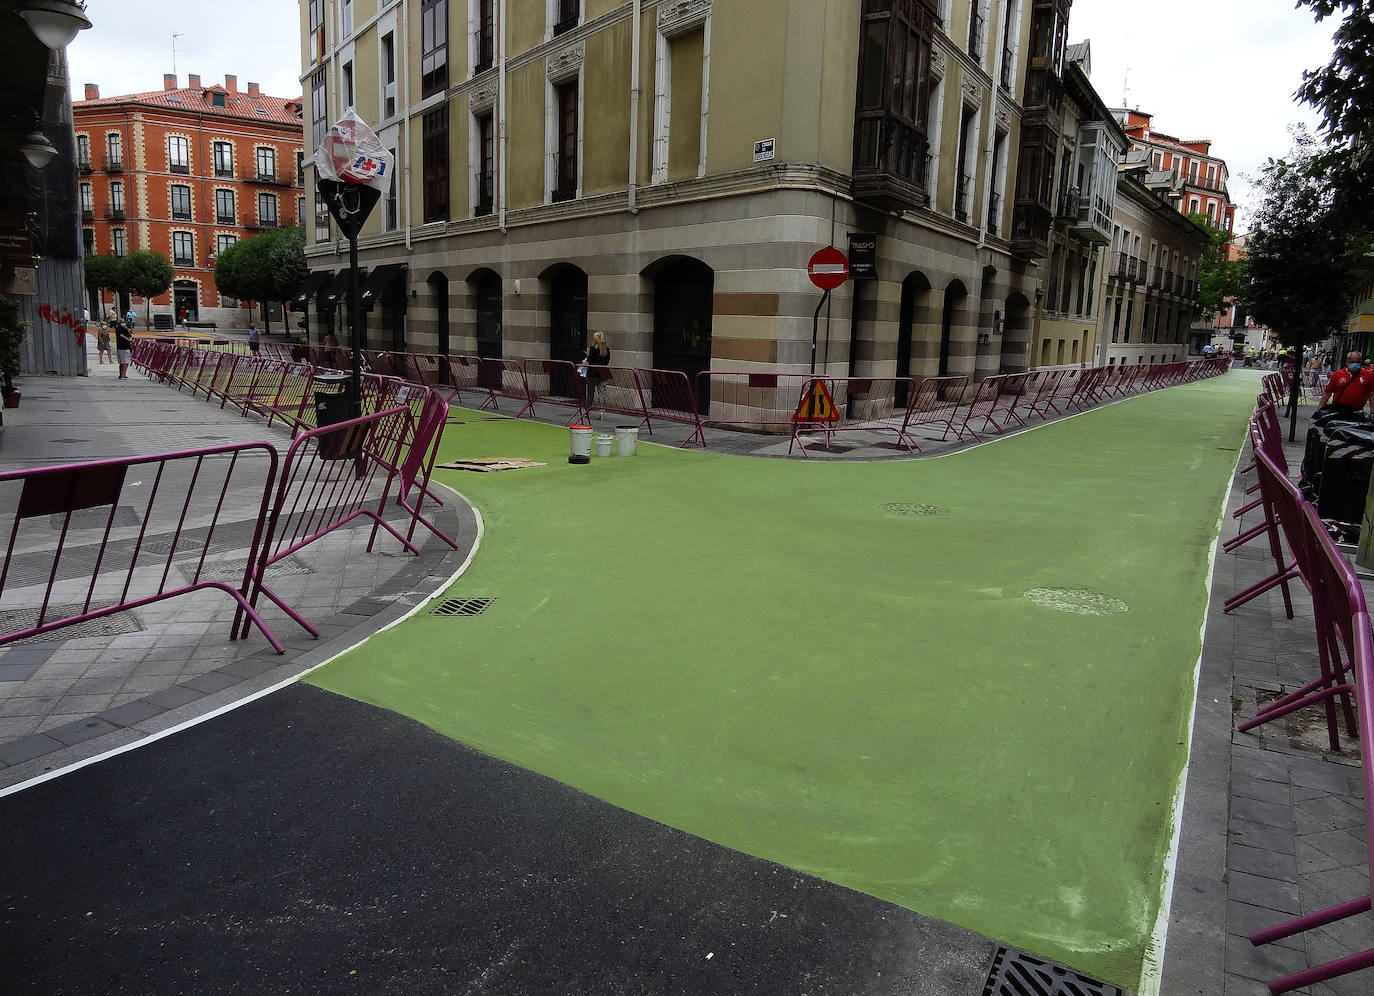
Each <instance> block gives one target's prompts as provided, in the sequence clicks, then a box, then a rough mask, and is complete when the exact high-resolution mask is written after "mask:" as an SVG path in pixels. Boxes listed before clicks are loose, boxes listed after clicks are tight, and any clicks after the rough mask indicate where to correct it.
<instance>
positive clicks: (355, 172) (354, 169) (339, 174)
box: [313, 109, 396, 194]
mask: <svg viewBox="0 0 1374 996" xmlns="http://www.w3.org/2000/svg"><path fill="white" fill-rule="evenodd" d="M313 161H314V163H315V169H316V170H318V171H319V178H320V179H321V180H339V181H342V182H344V183H355V184H362V185H366V186H369V187H373V188H374V189H376V191H377V193H379V194H384V193H386V192H387V190H388V189H389V188H390V187H391V171H392V170H393V169H394V168H395V167H396V160H395V157H394V156H392V154H391V153H390V152H388V151H387V150H386V148H385V147H383V145H382V142H381V139H379V138H378V137H377V133H376V132H375V131H373V130H372V129H371V128H369V127H368V126H367V122H366V121H364V120H363V119H362V118H360V117H358V115H356V114H354V113H353V111H352V110H351V109H350V110H347V111H344V113H343V117H341V118H339V120H338V121H335V122H334V124H333V125H331V126H330V128H329V134H328V135H326V136H325V138H324V141H323V142H321V143H320V147H319V148H318V149H316V150H315V156H314V160H313Z"/></svg>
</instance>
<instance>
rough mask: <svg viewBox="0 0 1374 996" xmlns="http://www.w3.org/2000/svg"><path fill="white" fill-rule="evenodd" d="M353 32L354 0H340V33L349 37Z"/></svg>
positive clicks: (344, 36)
mask: <svg viewBox="0 0 1374 996" xmlns="http://www.w3.org/2000/svg"><path fill="white" fill-rule="evenodd" d="M352 33H353V0H339V34H340V36H341V37H343V38H347V37H348V36H349V35H351V34H352Z"/></svg>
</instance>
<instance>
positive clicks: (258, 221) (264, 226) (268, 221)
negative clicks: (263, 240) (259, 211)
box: [243, 215, 280, 232]
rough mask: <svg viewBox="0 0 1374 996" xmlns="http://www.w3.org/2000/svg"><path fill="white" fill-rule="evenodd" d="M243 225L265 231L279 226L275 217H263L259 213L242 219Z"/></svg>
mask: <svg viewBox="0 0 1374 996" xmlns="http://www.w3.org/2000/svg"><path fill="white" fill-rule="evenodd" d="M243 227H244V228H251V229H253V230H255V231H260V232H266V231H271V230H272V229H274V228H279V227H280V224H279V223H278V221H277V219H276V218H275V217H268V218H264V217H262V216H261V215H257V216H254V217H249V218H246V219H244V224H243Z"/></svg>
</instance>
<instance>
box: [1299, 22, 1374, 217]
mask: <svg viewBox="0 0 1374 996" xmlns="http://www.w3.org/2000/svg"><path fill="white" fill-rule="evenodd" d="M1297 3H1298V6H1299V7H1308V8H1310V9H1311V11H1312V13H1313V14H1314V15H1315V17H1316V20H1317V22H1318V23H1321V22H1322V21H1325V20H1326V19H1328V18H1334V17H1337V16H1339V17H1340V18H1341V23H1340V25H1339V26H1338V27H1337V28H1336V30H1335V33H1334V35H1333V39H1332V40H1333V42H1334V45H1335V48H1334V50H1333V52H1332V55H1331V61H1330V62H1329V63H1327V64H1326V65H1325V66H1323V67H1322V68H1320V69H1315V70H1311V71H1309V72H1304V73H1303V74H1302V85H1301V86H1300V87H1299V88H1298V92H1297V97H1298V99H1299V100H1301V101H1303V102H1304V103H1308V104H1311V105H1312V106H1313V107H1315V108H1316V109H1317V110H1318V111H1319V112H1320V113H1321V116H1322V122H1321V129H1320V131H1321V136H1322V138H1323V139H1324V140H1325V142H1326V148H1325V149H1324V150H1323V151H1322V153H1321V166H1322V168H1323V170H1325V171H1326V172H1327V173H1328V174H1329V175H1330V176H1331V178H1332V181H1333V184H1334V187H1335V198H1336V203H1337V204H1338V205H1339V207H1340V209H1341V210H1342V211H1343V212H1344V213H1345V214H1346V216H1347V217H1348V218H1349V220H1350V222H1351V224H1352V226H1354V227H1356V228H1358V229H1361V230H1364V231H1369V230H1371V229H1374V16H1371V15H1374V11H1372V10H1371V3H1370V0H1297Z"/></svg>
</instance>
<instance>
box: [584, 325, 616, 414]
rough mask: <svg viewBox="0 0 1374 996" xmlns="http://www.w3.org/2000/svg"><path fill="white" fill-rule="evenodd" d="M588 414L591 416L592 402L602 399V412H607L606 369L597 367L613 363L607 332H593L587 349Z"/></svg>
mask: <svg viewBox="0 0 1374 996" xmlns="http://www.w3.org/2000/svg"><path fill="white" fill-rule="evenodd" d="M587 365H588V370H587V415H588V417H590V416H591V410H592V403H593V402H594V401H595V400H597V399H599V400H600V401H601V414H603V415H604V414H606V371H605V370H597V369H596V367H608V366H610V365H611V347H610V345H609V344H607V342H606V333H605V332H593V333H592V345H591V348H590V349H588V350H587Z"/></svg>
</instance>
